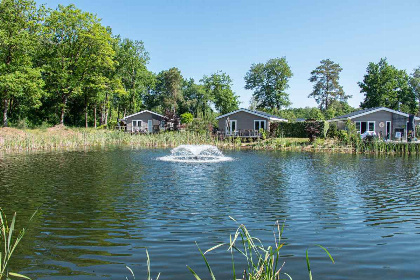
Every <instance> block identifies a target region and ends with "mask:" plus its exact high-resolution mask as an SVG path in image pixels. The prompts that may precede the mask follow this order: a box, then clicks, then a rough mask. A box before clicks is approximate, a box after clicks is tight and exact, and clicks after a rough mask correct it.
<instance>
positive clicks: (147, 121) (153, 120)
mask: <svg viewBox="0 0 420 280" xmlns="http://www.w3.org/2000/svg"><path fill="white" fill-rule="evenodd" d="M120 121H121V122H123V123H124V124H125V126H126V131H127V132H131V133H156V132H159V131H161V130H165V116H162V115H160V114H158V113H155V112H152V111H148V110H144V111H141V112H138V113H135V114H132V115H129V116H126V117H124V118H123V119H121V120H120Z"/></svg>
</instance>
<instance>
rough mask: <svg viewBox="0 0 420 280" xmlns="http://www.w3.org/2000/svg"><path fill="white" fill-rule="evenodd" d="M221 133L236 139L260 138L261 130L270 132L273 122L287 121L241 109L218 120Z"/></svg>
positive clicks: (263, 113)
mask: <svg viewBox="0 0 420 280" xmlns="http://www.w3.org/2000/svg"><path fill="white" fill-rule="evenodd" d="M216 119H217V120H218V122H219V133H221V134H223V135H226V136H235V137H260V129H264V130H266V131H269V130H270V123H271V122H287V120H286V119H282V118H280V117H277V116H274V115H271V114H268V113H265V112H261V111H253V110H248V109H239V110H236V111H233V112H230V113H227V114H224V115H221V116H218V117H217V118H216Z"/></svg>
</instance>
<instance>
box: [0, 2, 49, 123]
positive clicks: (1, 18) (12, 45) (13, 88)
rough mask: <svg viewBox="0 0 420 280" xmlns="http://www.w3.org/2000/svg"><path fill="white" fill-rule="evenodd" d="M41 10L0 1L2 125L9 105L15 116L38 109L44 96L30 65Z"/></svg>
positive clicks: (29, 4) (32, 4)
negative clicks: (12, 107) (14, 111)
mask: <svg viewBox="0 0 420 280" xmlns="http://www.w3.org/2000/svg"><path fill="white" fill-rule="evenodd" d="M42 17H43V7H42V6H41V7H40V8H39V9H38V8H37V6H36V4H35V2H34V1H30V0H2V1H0V100H1V101H2V103H1V106H2V109H3V126H7V125H8V110H9V108H10V107H11V103H13V104H14V105H15V106H14V107H15V108H17V109H16V110H17V111H18V112H17V113H18V115H19V113H21V111H25V109H28V107H39V105H40V103H39V100H40V98H41V97H42V95H43V94H44V92H43V89H42V88H43V85H44V83H43V81H42V79H41V72H40V69H39V68H37V67H35V66H34V60H35V56H36V54H37V51H38V47H39V42H40V40H39V35H40V33H41V21H42Z"/></svg>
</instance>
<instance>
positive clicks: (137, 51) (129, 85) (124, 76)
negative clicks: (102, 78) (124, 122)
mask: <svg viewBox="0 0 420 280" xmlns="http://www.w3.org/2000/svg"><path fill="white" fill-rule="evenodd" d="M117 39H118V41H119V44H118V49H117V56H116V60H117V62H118V66H117V75H118V76H119V77H121V81H122V84H123V86H124V89H125V90H126V92H127V93H128V95H127V100H121V101H122V104H121V105H125V106H124V107H128V110H129V113H134V112H137V111H139V110H140V108H141V106H142V105H143V99H144V96H145V95H146V94H147V92H148V90H150V89H151V88H152V87H153V84H154V76H153V74H152V73H151V72H150V71H149V70H147V67H146V65H147V63H148V62H149V59H150V58H149V53H148V52H146V49H145V47H144V44H143V42H142V41H133V40H130V39H124V40H122V41H121V40H120V38H117ZM125 114H126V112H124V115H125Z"/></svg>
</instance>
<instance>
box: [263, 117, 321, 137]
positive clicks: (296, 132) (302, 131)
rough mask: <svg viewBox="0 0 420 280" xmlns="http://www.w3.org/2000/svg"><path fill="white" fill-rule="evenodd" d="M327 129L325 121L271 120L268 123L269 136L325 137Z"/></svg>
mask: <svg viewBox="0 0 420 280" xmlns="http://www.w3.org/2000/svg"><path fill="white" fill-rule="evenodd" d="M327 131H328V123H327V122H325V121H309V122H272V123H271V124H270V136H272V137H293V138H306V137H309V138H310V139H312V140H313V139H315V138H316V137H325V136H326V134H327Z"/></svg>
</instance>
